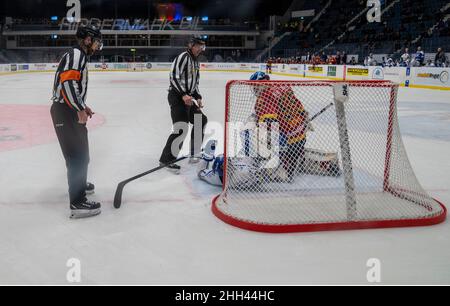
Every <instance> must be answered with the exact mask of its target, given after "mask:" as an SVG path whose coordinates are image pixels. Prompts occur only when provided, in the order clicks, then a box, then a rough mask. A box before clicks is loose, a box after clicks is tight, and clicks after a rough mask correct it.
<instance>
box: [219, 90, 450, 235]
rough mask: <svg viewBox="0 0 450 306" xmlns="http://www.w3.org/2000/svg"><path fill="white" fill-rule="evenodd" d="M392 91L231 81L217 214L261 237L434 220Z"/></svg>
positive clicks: (436, 214) (434, 208)
mask: <svg viewBox="0 0 450 306" xmlns="http://www.w3.org/2000/svg"><path fill="white" fill-rule="evenodd" d="M397 89H398V88H397V86H396V85H394V84H392V83H390V82H349V83H345V84H343V83H335V82H328V81H279V82H273V81H272V82H252V81H233V82H231V83H229V85H228V90H227V108H226V117H227V127H226V136H225V148H226V149H225V161H226V162H225V165H224V173H225V175H224V190H223V192H222V193H221V194H220V195H219V196H218V197H217V198H216V199H215V201H214V205H213V210H214V211H215V213H216V215H218V216H219V217H220V218H221V219H223V220H225V221H227V222H229V223H234V224H235V225H238V226H247V225H250V227H251V225H255V227H252V229H256V230H268V231H270V227H271V226H273V227H279V226H281V227H283V226H298V227H297V228H295V229H293V230H294V231H300V230H302V226H303V225H305V226H307V225H320V224H322V225H324V228H323V229H327V224H328V225H331V224H332V225H333V226H332V227H330V229H331V228H339V224H342V225H343V226H342V227H343V228H344V227H346V226H344V224H346V225H347V227H348V225H349V224H350V226H349V227H350V228H351V227H355V228H358V227H381V226H405V225H421V224H420V222H421V221H420V220H428V221H429V220H431V221H430V222H429V223H437V222H440V221H442V218H445V208H444V207H443V206H442V205H441V204H439V203H438V202H437V201H435V200H434V199H432V198H431V197H429V196H428V195H427V194H426V192H425V191H424V190H423V188H422V187H421V186H420V184H419V183H418V181H417V179H416V177H415V175H414V172H413V170H412V168H411V165H410V163H409V160H408V157H407V155H406V152H405V149H404V147H403V143H402V139H401V135H400V130H399V126H398V121H397V113H396V101H397V100H396V97H397ZM343 90H345V94H344V95H342V94H343V92H341V91H343ZM402 220H403V221H407V222H404V223H402V222H399V223H395V222H392V221H402ZM386 221H387V222H391V223H383V222H386ZM377 222H378V223H377ZM415 222H417V223H415ZM425 223H426V222H424V225H425ZM291 229H292V228H291Z"/></svg>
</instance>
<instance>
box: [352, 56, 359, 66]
mask: <svg viewBox="0 0 450 306" xmlns="http://www.w3.org/2000/svg"><path fill="white" fill-rule="evenodd" d="M357 64H358V63H357V62H356V58H355V57H354V56H352V59H351V60H350V65H353V66H355V65H357Z"/></svg>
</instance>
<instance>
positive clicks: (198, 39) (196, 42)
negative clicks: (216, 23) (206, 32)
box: [189, 35, 206, 45]
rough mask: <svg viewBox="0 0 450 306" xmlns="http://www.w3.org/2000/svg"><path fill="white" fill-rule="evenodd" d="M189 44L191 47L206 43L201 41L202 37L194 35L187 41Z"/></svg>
mask: <svg viewBox="0 0 450 306" xmlns="http://www.w3.org/2000/svg"><path fill="white" fill-rule="evenodd" d="M189 44H192V45H205V44H206V42H205V40H204V39H203V37H201V36H198V35H195V36H192V37H191V38H190V39H189Z"/></svg>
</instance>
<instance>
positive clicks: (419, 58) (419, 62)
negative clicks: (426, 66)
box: [411, 47, 425, 67]
mask: <svg viewBox="0 0 450 306" xmlns="http://www.w3.org/2000/svg"><path fill="white" fill-rule="evenodd" d="M424 62H425V53H424V52H423V51H422V48H421V47H417V52H416V55H415V56H414V59H413V60H412V62H411V66H413V67H420V66H423V63H424Z"/></svg>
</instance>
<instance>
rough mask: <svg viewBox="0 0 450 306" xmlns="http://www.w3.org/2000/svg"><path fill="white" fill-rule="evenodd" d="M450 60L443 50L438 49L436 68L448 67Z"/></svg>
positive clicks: (435, 61) (435, 60)
mask: <svg viewBox="0 0 450 306" xmlns="http://www.w3.org/2000/svg"><path fill="white" fill-rule="evenodd" d="M447 62H448V59H447V56H446V55H445V52H444V50H443V49H442V48H438V50H437V53H436V56H435V58H434V66H436V67H447V64H448V63H447Z"/></svg>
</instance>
